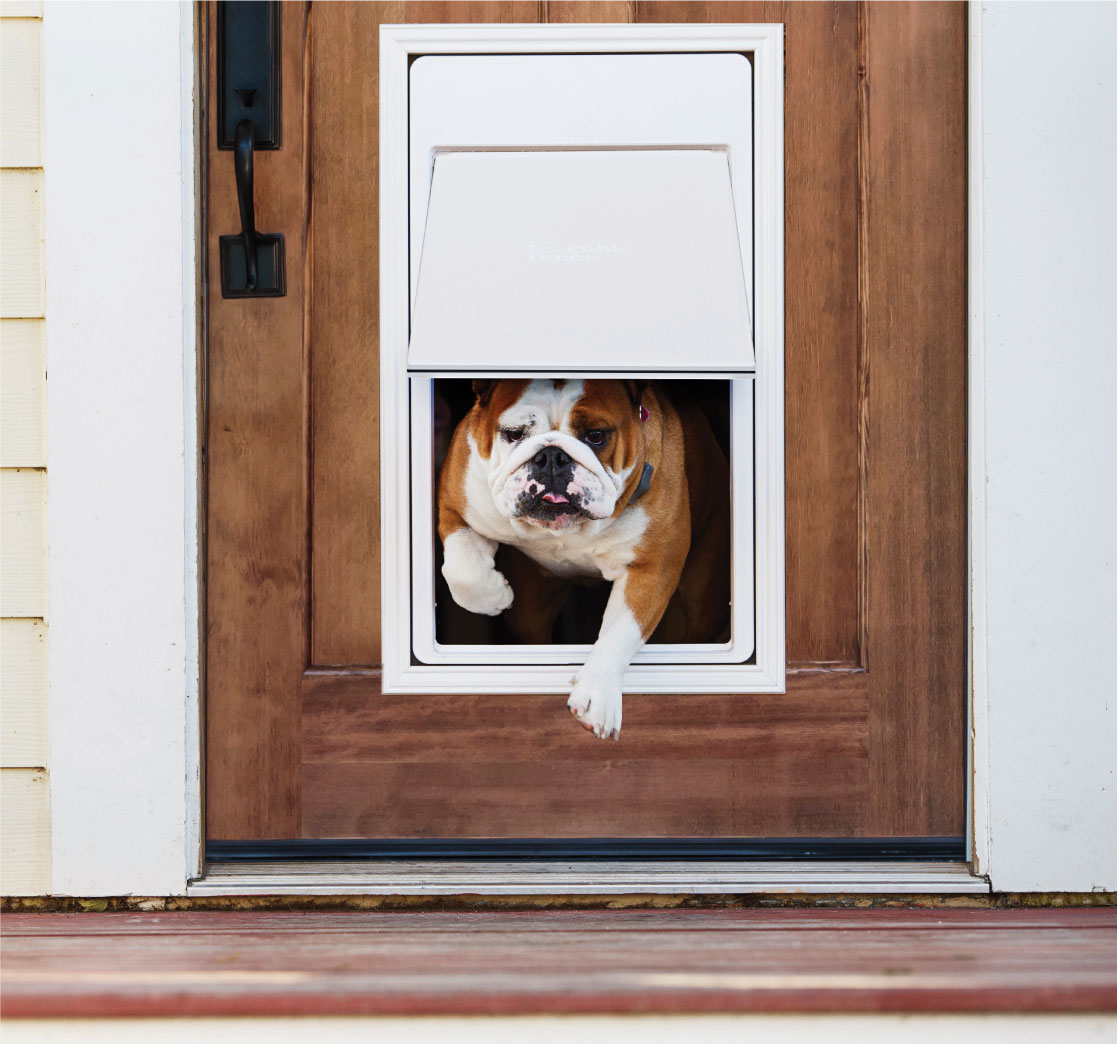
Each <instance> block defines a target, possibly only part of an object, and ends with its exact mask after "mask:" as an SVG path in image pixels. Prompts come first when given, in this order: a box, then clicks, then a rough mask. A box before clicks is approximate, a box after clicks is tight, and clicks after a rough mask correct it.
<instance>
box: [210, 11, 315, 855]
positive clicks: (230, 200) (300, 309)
mask: <svg viewBox="0 0 1117 1044" xmlns="http://www.w3.org/2000/svg"><path fill="white" fill-rule="evenodd" d="M282 12H283V23H282V40H283V44H282V47H283V53H282V75H283V83H284V88H283V116H282V119H283V147H282V148H281V149H279V150H277V151H274V152H260V153H257V154H256V159H255V168H256V169H255V178H256V220H257V227H258V228H260V229H261V230H262V231H265V232H282V233H283V234H284V235H285V236H286V249H287V296H286V297H282V298H255V299H252V298H247V299H239V300H235V299H234V300H224V299H222V297H221V292H220V283H219V274H218V273H219V272H220V265H219V261H218V246H217V244H218V236H219V235H220V234H222V233H232V232H237V231H239V229H240V218H239V215H238V212H237V203H236V194H235V190H234V179H233V154H232V152H221V151H218V150H217V149H216V147H215V145H214V142H215V138H216V133H215V131H214V126H215V123H214V121H215V119H216V108H215V106H213V105H211V106H210V111H209V118H208V126H207V133H206V138H205V140H206V143H207V160H208V162H207V177H206V199H207V230H206V242H207V250H208V256H207V263H208V272H209V293H208V295H207V309H208V311H207V325H208V335H209V343H208V346H207V367H208V389H207V392H208V407H209V414H208V424H207V435H206V465H207V483H208V523H207V531H206V545H207V546H206V555H207V563H208V564H207V572H206V577H207V627H206V662H207V671H206V678H207V701H206V821H207V829H209V830H210V831H211V832H216V833H218V834H221V835H226V836H232V835H237V836H248V837H291V836H293V835H297V834H298V830H299V768H298V766H299V712H300V693H299V677H300V675H301V673H302V670H303V667H304V666H305V664H306V660H307V619H306V618H307V612H306V596H307V582H308V580H307V577H308V568H307V467H308V461H307V411H308V396H307V387H306V381H307V368H306V357H305V352H306V344H305V337H304V295H305V290H306V277H305V247H306V231H305V222H306V207H307V192H306V188H307V184H306V182H307V177H306V153H305V126H304V119H305V113H304V90H303V84H304V83H305V79H304V57H305V50H306V20H307V11H306V6H305V5H304V4H300V3H291V4H285V5H283V7H282ZM207 14H208V18H209V27H210V31H209V33H208V47H209V54H210V66H209V68H210V92H211V98H212V96H213V91H214V90H215V86H214V83H213V77H214V76H215V72H214V69H215V67H216V61H215V60H214V54H215V52H214V48H215V38H214V37H215V34H214V32H213V18H214V8H213V7H212V5H211V6H210V7H209V9H208V12H207Z"/></svg>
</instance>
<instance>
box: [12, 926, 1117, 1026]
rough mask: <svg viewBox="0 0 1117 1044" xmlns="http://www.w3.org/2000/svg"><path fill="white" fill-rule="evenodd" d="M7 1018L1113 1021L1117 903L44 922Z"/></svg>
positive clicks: (32, 937) (20, 951) (20, 943)
mask: <svg viewBox="0 0 1117 1044" xmlns="http://www.w3.org/2000/svg"><path fill="white" fill-rule="evenodd" d="M2 934H3V951H2V964H0V967H2V984H3V995H2V999H3V1003H2V1011H3V1014H4V1015H5V1016H9V1017H19V1016H24V1017H27V1016H54V1017H58V1016H112V1015H118V1016H119V1015H136V1016H140V1015H145V1016H157V1015H311V1014H314V1015H322V1014H350V1015H357V1014H418V1013H424V1014H443V1013H457V1014H474V1013H478V1014H479V1013H502V1014H509V1013H517V1014H518V1013H575V1012H577V1013H610V1012H612V1013H630V1012H649V1013H650V1012H674V1013H683V1012H790V1011H796V1012H976V1011H985V1012H991V1011H996V1012H1113V1011H1117V909H1113V908H1101V909H1064V910H1001V909H985V910H933V909H911V910H896V909H869V910H817V909H814V910H807V909H760V910H756V909H753V910H655V911H650V910H630V911H623V910H618V911H582V910H556V911H546V910H542V911H527V912H491V911H483V912H464V913H447V912H406V913H402V912H400V913H397V912H376V911H373V912H368V911H357V910H353V911H342V912H324V911H305V912H265V911H257V912H226V911H219V912H215V911H186V912H174V913H99V914H98V913H28V914H9V915H7V916H5V917H4V918H3V924H2Z"/></svg>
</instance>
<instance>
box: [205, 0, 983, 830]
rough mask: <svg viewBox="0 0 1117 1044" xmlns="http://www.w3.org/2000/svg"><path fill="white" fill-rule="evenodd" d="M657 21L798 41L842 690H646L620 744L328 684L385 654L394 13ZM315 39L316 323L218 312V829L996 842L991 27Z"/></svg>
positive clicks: (507, 706) (871, 22)
mask: <svg viewBox="0 0 1117 1044" xmlns="http://www.w3.org/2000/svg"><path fill="white" fill-rule="evenodd" d="M591 8H592V10H591ZM291 10H292V9H291V8H290V7H288V8H286V9H285V17H286V18H288V19H290V18H292V17H293V16H292V14H291ZM872 10H873V11H874V12H875V11H876V10H877V8H876V7H874V8H873V9H872ZM633 16H634V17H636V18H639V19H641V20H655V21H665V22H670V21H720V22H747V21H782V22H784V23H785V24H786V31H787V73H786V78H787V79H786V83H787V110H786V119H787V127H786V155H787V232H786V234H787V289H788V296H787V306H786V307H787V408H788V415H787V469H788V471H787V479H788V505H787V506H788V511H787V517H788V521H787V539H788V621H787V623H788V658H789V661H790V662H791V663H792V664H793V665H795V664H799V665H803V664H813V665H816V666H819V667H825V668H827V669H822V670H814V671H810V672H803V671H792V672H791V673H790V674H789V678H788V693H787V695H786V696H785V697H747V698H746V697H732V696H730V697H712V696H711V697H693V696H686V697H683V696H677V697H670V696H660V697H647V696H645V697H640V696H633V697H628V698H627V699H626V710H625V733H624V737H623V739H622V741H621V743H620V744H619V745H614V744H601V743H598V742H597V741H594V740H592V739H591V738H590V737H588V736H585V735H583V734H581V733H580V732H579V731H578V730H576V729H573V728H571V726H570V722H569V721H568V720H567V718H566V715H565V713H564V712H563V710H562V701H561V699H559V698H557V697H542V696H524V697H512V696H507V697H501V696H486V695H478V696H457V697H434V696H428V697H416V696H409V697H385V696H383V695H382V694H381V693H380V690H379V684H378V679H377V677H376V675H375V672H370V671H364V672H353V673H350V674H345V673H344V670H336V671H332V672H331V671H329V670H313V671H311V672H310V673H309V674H307V675H306V677H305V679H304V680H303V681H302V682H301V683H300V681H299V677H298V676H299V675H301V674H302V672H303V670H304V668H305V667H306V666H307V665H308V664H319V665H328V666H333V667H338V668H345V667H354V666H362V665H364V666H367V665H375V664H376V663H377V661H378V659H379V634H378V630H379V612H380V609H379V605H378V601H379V599H378V594H379V577H378V561H377V557H376V555H377V547H378V543H379V533H378V510H379V507H378V501H377V496H378V490H377V475H376V466H377V455H376V438H377V412H376V404H377V390H376V378H377V349H376V340H377V336H378V330H377V314H376V284H377V271H376V265H377V252H376V237H377V223H376V213H375V205H376V170H377V157H376V145H377V143H376V134H375V125H374V124H375V109H376V36H377V32H376V30H377V25H378V23H379V22H402V21H440V20H449V21H473V20H477V21H500V20H518V21H531V20H534V19H537V18H544V17H548V18H551V19H585V20H607V19H609V18H613V19H620V18H622V17H625V18H627V17H633ZM878 21H879V23H880V24H879V28H878V26H877V23H878ZM308 24H309V28H308V30H307V32H306V35H305V44H306V53H307V55H308V70H309V71H308V74H307V75H308V81H307V82H308V83H309V88H308V91H307V95H306V104H307V108H306V118H307V121H308V124H309V126H310V128H311V131H312V132H311V134H310V139H309V140H310V142H311V144H310V145H309V146H308V148H309V153H308V156H307V160H306V165H305V166H300V164H299V163H298V162H296V161H295V159H294V158H293V157H292V156H290V155H288V156H287V157H285V158H283V159H282V160H281V156H282V154H272V156H270V157H266V158H267V159H269V160H270V161H272V162H273V163H276V164H278V163H280V162H283V163H285V164H286V166H285V167H284V168H283V169H284V170H285V171H286V174H285V176H286V177H287V178H288V180H289V182H290V184H287V186H286V189H285V191H286V192H287V194H288V203H289V209H292V210H293V211H297V210H298V207H299V206H303V207H304V208H306V209H305V210H303V211H298V212H299V213H307V214H309V215H311V216H310V217H309V218H308V220H309V236H308V247H307V249H308V259H309V260H308V276H307V280H308V281H307V283H306V284H305V286H306V287H307V288H308V292H309V304H308V305H307V310H306V312H305V319H306V323H305V342H304V341H303V340H302V339H301V338H302V331H303V329H304V327H303V326H301V325H300V323H301V320H302V317H303V313H302V312H300V311H298V310H297V309H296V307H295V304H294V302H293V301H292V299H291V297H289V298H288V299H287V301H286V302H284V304H283V307H284V308H286V309H288V312H286V313H284V314H285V316H286V318H283V317H281V316H279V315H278V313H276V312H272V311H268V310H267V309H264V308H261V309H260V310H259V311H258V312H255V313H253V312H250V311H249V309H250V308H251V307H252V306H251V305H249V304H246V303H240V304H239V305H238V306H237V307H238V308H240V309H243V310H244V311H242V312H237V311H236V310H226V311H224V312H220V313H219V312H218V308H219V307H221V308H225V307H226V306H227V305H229V304H230V303H229V302H220V301H217V302H213V301H212V300H211V305H210V323H211V330H213V331H216V330H217V328H218V325H220V324H225V325H224V326H223V327H222V329H221V333H220V337H219V338H218V345H217V347H218V349H219V350H220V351H224V352H226V353H228V356H229V357H228V358H226V359H225V360H224V361H222V360H221V359H220V358H218V357H217V356H216V355H215V356H214V358H213V361H211V375H212V377H211V388H214V390H215V394H213V395H212V396H211V414H210V433H211V469H213V468H218V467H221V468H223V469H224V470H223V471H222V472H221V475H222V477H221V482H220V488H219V486H218V484H216V483H215V484H212V485H211V493H210V512H211V532H210V549H211V550H210V558H209V561H210V563H211V572H210V576H211V581H210V601H209V605H210V634H211V638H212V636H213V635H217V636H218V638H219V639H220V642H221V644H219V645H213V644H212V641H211V648H210V656H209V661H208V662H209V667H210V671H211V674H210V692H209V699H210V706H211V708H212V707H213V706H214V700H218V701H219V702H220V703H221V705H222V706H223V707H226V709H223V710H219V712H218V714H217V717H216V718H213V715H212V711H211V724H210V731H209V735H210V737H211V739H212V740H213V741H214V742H215V743H216V749H217V751H218V755H219V760H218V762H217V764H218V773H219V776H214V775H213V768H212V765H213V760H212V759H213V752H212V750H211V754H210V758H211V760H210V765H211V768H210V778H209V781H208V793H209V795H210V799H209V800H210V805H209V820H208V824H207V834H208V836H209V837H211V838H215V839H220V838H225V839H246V838H252V837H260V838H266V837H280V836H288V837H297V836H303V837H345V836H358V837H359V836H369V837H375V836H393V835H394V836H403V837H406V836H437V835H444V836H451V837H452V836H458V837H461V836H541V835H546V834H548V833H551V834H553V835H554V836H601V835H610V834H612V835H616V836H639V835H653V836H654V835H660V836H683V837H685V836H695V835H696V834H706V835H717V834H729V835H737V836H763V835H779V836H793V835H795V834H800V835H813V836H903V835H915V836H919V835H928V834H936V835H951V834H960V833H962V832H963V808H964V796H963V795H964V790H963V788H964V778H963V769H964V757H963V747H962V743H963V718H962V710H963V704H962V699H963V688H964V684H963V683H964V679H963V677H962V665H963V662H964V644H963V643H964V621H963V615H962V614H963V612H964V605H965V593H964V584H962V583H961V582H960V581H963V580H964V572H963V571H962V570H964V511H965V507H964V504H965V501H964V492H965V472H964V462H965V444H964V439H965V432H964V423H963V415H962V412H961V406H962V404H963V403H964V390H965V369H964V366H965V341H964V323H962V324H961V325H959V322H958V317H959V316H961V317H963V318H964V276H965V270H964V242H965V238H964V224H963V223H960V222H963V221H964V187H965V157H964V152H961V153H960V152H958V151H957V149H956V148H955V147H954V144H956V143H957V141H961V140H964V116H965V96H964V95H965V70H964V65H962V66H959V64H958V61H957V57H958V56H959V55H964V48H965V24H964V12H961V9H960V8H958V7H952V6H950V5H919V4H916V5H908V6H907V7H905V8H904V11H903V12H902V13H901V12H900V11H899V9H892V8H890V7H887V6H886V7H884V8H881V9H880V14H879V15H878V14H876V13H873V14H870V13H869V12H868V11H867V10H866V9H865V8H859V7H857V6H855V5H844V4H821V3H819V4H803V5H799V4H795V5H783V4H771V3H713V4H707V3H693V4H689V3H688V4H679V3H655V4H638V5H636V6H635V7H633V5H631V4H628V3H625V4H604V5H599V4H592V5H590V4H587V5H570V4H566V3H556V2H553V0H552V2H550V3H507V4H506V3H476V4H472V3H471V4H444V3H415V4H411V3H408V4H369V5H359V6H358V5H342V4H339V5H326V6H324V7H321V8H319V7H317V6H315V7H313V8H312V9H311V13H310V16H309V23H308ZM880 37H883V40H884V44H883V45H882V46H880V47H879V49H877V50H874V47H877V44H874V41H878V43H879V40H878V38H880ZM289 39H290V34H288V40H289ZM943 47H945V48H946V49H947V51H948V52H949V55H950V56H952V57H951V62H952V63H953V64H951V62H948V63H947V65H946V67H945V69H939V70H938V71H937V72H936V73H935V75H936V76H937V77H938V78H939V79H940V80H943V82H942V83H939V84H938V85H937V86H936V91H934V92H928V91H927V90H926V88H925V84H924V80H926V79H927V77H929V76H931V69H930V67H929V66H928V64H927V63H929V62H931V61H933V60H934V58H933V55H934V54H935V52H936V50H937V49H940V48H943ZM867 56H868V57H867ZM288 61H291V62H292V74H291V75H292V76H296V77H297V76H298V75H301V70H299V68H298V63H297V61H295V59H293V58H292V57H291V56H290V55H289V56H288ZM883 66H889V67H888V68H887V70H883V69H882V67H883ZM866 69H867V70H868V73H866ZM947 79H948V80H949V83H946V82H945V81H946V80H947ZM299 82H302V81H299V80H297V79H289V80H288V83H299ZM936 92H937V93H936ZM882 95H886V97H882ZM285 97H286V102H287V104H292V102H291V91H289V90H288V91H287V92H286V95H285ZM297 132H298V127H297V125H296V126H292V124H291V123H290V122H289V121H285V133H286V134H288V135H290V134H295V135H296V136H297ZM870 132H871V133H870ZM287 140H288V142H292V139H291V138H290V137H288V138H287ZM952 143H953V144H952ZM936 150H938V151H936ZM284 151H285V152H286V151H287V148H286V147H285V150H284ZM222 163H224V164H225V166H224V167H221V169H222V170H223V171H224V170H225V167H227V166H228V159H227V155H225V156H217V157H216V159H212V157H211V173H210V184H211V186H215V187H216V190H217V192H218V198H219V201H222V202H220V207H222V208H224V209H223V210H220V213H221V214H222V215H223V216H222V218H221V221H222V224H223V229H222V230H224V227H228V228H235V227H236V219H235V211H232V210H230V206H231V201H232V197H231V193H230V192H229V189H230V188H231V177H229V178H224V177H223V178H222V179H220V183H218V181H217V180H215V175H214V173H213V171H214V170H215V169H216V168H217V167H220V166H221V164H222ZM936 165H937V167H936ZM946 167H949V172H948V173H947V171H946V170H945V168H946ZM940 168H941V169H940ZM226 173H227V172H226ZM300 177H302V178H303V179H304V181H303V182H300V184H305V185H307V186H308V189H309V193H310V196H311V200H312V202H310V203H308V201H307V199H306V198H296V195H295V193H294V189H293V188H292V186H293V185H295V183H296V182H298V179H299V178H300ZM222 194H223V195H222ZM263 194H264V189H263V187H262V185H260V186H259V187H258V197H261V196H263ZM218 212H219V211H218V210H215V209H214V208H213V207H212V206H211V209H210V214H211V222H212V221H213V218H212V215H213V214H215V213H218ZM921 216H927V219H926V220H924V219H923V217H921ZM262 224H263V225H264V227H268V225H267V220H266V219H262ZM269 230H270V228H269ZM283 230H286V229H283ZM212 231H214V229H213V226H212V224H211V233H212ZM292 234H297V233H289V240H288V244H289V245H288V250H289V255H288V257H289V264H291V259H292V258H293V257H294V256H295V255H293V254H292V253H291V251H292V250H293V249H294V248H293V246H292V239H291V238H290V236H291V235H292ZM959 261H960V263H959ZM211 263H212V262H211ZM925 287H932V288H935V292H934V295H925V296H922V297H921V296H920V295H922V294H923V289H924V288H925ZM300 292H301V291H300V290H299V288H298V287H297V286H296V285H295V284H294V283H293V284H292V288H291V294H292V296H295V297H297V295H298V293H300ZM935 295H937V300H938V302H940V303H942V305H941V307H940V305H939V304H936V303H935V301H936V297H935ZM919 302H922V303H919ZM274 304H275V303H274V302H269V303H268V305H269V307H273V306H274ZM936 309H939V312H941V318H942V319H943V322H940V323H938V325H937V326H934V323H933V316H932V313H933V312H935V310H936ZM959 309H961V311H959ZM936 314H938V313H936ZM248 316H258V317H260V318H261V320H262V321H264V320H266V322H264V325H261V326H257V327H255V329H254V332H251V331H252V330H253V328H252V327H251V326H250V323H249V319H248ZM213 336H214V335H213V334H212V333H211V339H212V337H213ZM248 336H251V337H252V338H254V340H252V341H251V342H249V343H248V347H247V349H239V351H240V356H241V357H240V358H234V354H235V353H236V352H237V351H238V349H236V347H235V341H236V338H237V337H240V338H244V337H248ZM932 337H934V338H939V339H940V340H941V341H942V342H943V343H941V344H939V343H938V342H936V343H934V344H932V343H931V341H930V340H929V338H932ZM265 345H266V348H265ZM265 350H266V352H267V353H268V355H267V358H268V362H267V364H266V366H265V365H263V364H262V360H263V358H264V357H265V356H264V353H265ZM213 353H214V348H213V347H212V346H211V354H213ZM273 357H274V358H273ZM300 363H301V364H302V366H303V369H301V370H300V368H299V367H300ZM222 366H224V367H226V369H224V370H222V369H221V367H222ZM262 373H266V375H267V381H266V382H265V383H266V387H259V386H258V385H259V383H260V382H261V380H262V378H261V374H262ZM218 380H220V381H221V382H223V386H222V388H221V389H220V390H219V394H216V392H217V391H218V390H217V389H216V386H215V385H214V384H213V383H212V382H215V381H218ZM253 382H257V383H256V384H254V383H253ZM222 411H223V412H222ZM219 416H220V417H222V418H226V417H227V418H229V419H231V420H232V421H233V422H235V423H232V424H230V425H229V427H230V430H229V431H227V432H226V431H224V430H223V428H222V427H221V426H218V425H215V423H214V422H215V418H217V417H219ZM222 423H224V421H223V422H222ZM300 425H302V427H300ZM215 438H216V439H217V440H218V441H214V440H215ZM300 438H301V439H302V440H303V441H302V442H300V441H299V440H300ZM220 440H223V442H221V445H220V446H219V441H220ZM308 445H309V447H310V448H309V449H308V448H307V447H308ZM219 449H220V450H221V452H222V454H223V456H222V458H221V462H220V464H219V463H218V461H217V460H216V458H215V457H214V454H216V453H217V452H218V450H219ZM300 478H301V479H303V480H304V482H305V484H304V485H302V486H300V485H299V480H300ZM308 491H309V492H308ZM215 495H216V496H217V497H218V498H219V499H218V501H216V502H215V500H214V497H215ZM215 510H216V511H217V512H218V513H219V516H220V517H218V518H216V520H215V517H214V511H215ZM300 512H301V514H300ZM300 518H301V519H302V525H303V529H302V530H301V531H299V519H300ZM909 518H910V525H909V521H908V520H909ZM308 519H309V520H310V521H309V523H308ZM215 522H216V524H215ZM905 527H906V528H905ZM215 539H216V540H218V543H219V546H220V550H219V551H218V550H216V547H217V545H215V544H214V540H215ZM308 555H309V562H310V567H309V571H308V564H307V563H308V558H307V556H308ZM222 571H223V573H224V575H223V576H222V577H219V578H218V580H217V582H216V584H215V581H214V577H215V576H216V574H217V573H218V572H222ZM308 592H309V599H310V603H309V605H310V608H309V610H308V609H307V602H306V598H307V596H308ZM215 607H216V608H217V609H218V610H219V612H218V613H217V618H216V619H215ZM308 619H309V622H310V629H309V631H308V629H307V621H308ZM857 665H861V666H866V665H867V666H868V667H869V670H868V672H867V673H866V672H864V671H850V670H848V669H844V670H838V669H832V668H836V667H839V666H840V667H845V668H849V667H856V666H857ZM214 672H216V673H214ZM300 700H301V707H302V712H303V713H302V715H301V716H300V714H299V713H298V710H297V709H296V708H297V705H298V704H299V702H300ZM230 701H231V702H230ZM870 720H871V721H872V723H873V724H872V726H871V727H870ZM293 762H296V763H297V768H293V765H292V763H293ZM870 766H872V773H870ZM295 777H297V778H295ZM218 778H219V779H220V782H218ZM587 793H588V794H594V795H595V797H594V799H593V800H589V801H587V800H586V799H585V798H584V795H585V794H587ZM618 809H621V810H622V811H617V810H618Z"/></svg>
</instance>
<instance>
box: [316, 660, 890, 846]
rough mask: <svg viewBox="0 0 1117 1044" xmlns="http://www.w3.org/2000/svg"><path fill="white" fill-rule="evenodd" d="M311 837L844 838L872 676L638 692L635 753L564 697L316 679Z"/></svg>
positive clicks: (855, 802)
mask: <svg viewBox="0 0 1117 1044" xmlns="http://www.w3.org/2000/svg"><path fill="white" fill-rule="evenodd" d="M305 693H306V696H305V700H306V703H305V707H306V709H305V713H304V724H305V732H304V735H303V751H304V755H303V756H304V765H303V802H304V806H303V807H304V811H303V829H304V832H305V836H307V837H326V836H335V837H365V836H368V837H393V836H399V837H424V836H426V837H439V836H444V837H523V836H554V837H597V836H602V837H613V836H615V837H625V836H629V837H655V836H663V837H675V836H678V837H695V836H711V837H713V836H720V835H727V836H741V837H748V836H759V837H763V836H766V835H780V836H789V835H790V836H793V835H796V834H798V835H802V836H844V835H853V834H856V833H857V832H858V819H859V817H860V815H861V811H862V809H863V808H864V801H865V799H866V794H865V791H864V787H865V782H866V772H865V769H866V758H867V754H868V752H867V750H866V748H865V743H864V738H865V715H866V713H867V702H866V697H865V678H864V675H861V674H847V675H845V676H844V678H843V683H842V684H840V685H839V686H835V684H834V682H833V681H832V680H831V679H830V678H825V679H823V677H822V676H821V675H815V676H812V677H805V678H803V679H802V680H801V683H800V684H799V685H798V686H797V691H796V692H795V693H794V695H792V696H790V697H788V696H760V697H757V696H748V697H745V696H740V697H725V696H701V695H687V696H662V695H657V696H632V695H630V696H626V697H625V732H624V737H623V740H622V742H621V743H620V744H614V743H602V742H601V741H598V740H595V739H594V738H593V737H592V736H589V735H588V734H587V733H585V732H584V731H583V730H580V729H576V728H572V727H571V722H570V719H569V715H568V713H567V712H566V709H565V705H564V704H565V701H564V699H563V698H562V697H561V696H422V697H415V696H384V695H380V694H379V693H378V692H377V691H376V689H375V681H374V680H373V679H370V678H367V677H352V676H345V675H333V676H330V675H318V676H310V677H308V678H307V679H306V689H305Z"/></svg>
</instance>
